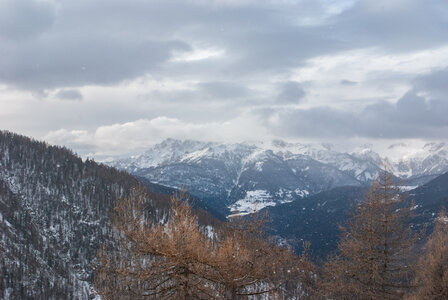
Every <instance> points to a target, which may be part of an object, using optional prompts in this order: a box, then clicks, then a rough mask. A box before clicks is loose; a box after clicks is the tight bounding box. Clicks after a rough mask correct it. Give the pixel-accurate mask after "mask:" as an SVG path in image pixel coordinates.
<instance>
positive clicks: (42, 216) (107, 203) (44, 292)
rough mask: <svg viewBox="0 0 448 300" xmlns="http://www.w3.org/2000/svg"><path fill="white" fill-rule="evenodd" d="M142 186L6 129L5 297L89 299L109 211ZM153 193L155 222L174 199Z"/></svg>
mask: <svg viewBox="0 0 448 300" xmlns="http://www.w3.org/2000/svg"><path fill="white" fill-rule="evenodd" d="M139 184H140V182H139V181H138V180H137V179H135V178H134V177H132V176H131V175H129V174H127V173H125V172H120V171H117V170H116V169H114V168H111V167H108V166H105V165H102V164H98V163H96V162H94V161H93V160H89V159H87V160H86V161H84V162H83V161H82V159H81V158H79V157H78V156H76V155H75V154H74V153H73V152H71V151H70V150H68V149H66V148H61V147H55V146H50V145H48V144H46V143H43V142H38V141H35V140H32V139H29V138H27V137H24V136H20V135H16V134H13V133H10V132H5V131H0V228H1V230H0V234H1V239H0V266H1V271H0V298H8V297H9V298H11V299H27V298H30V299H31V298H32V299H36V298H42V299H70V298H82V299H86V298H88V295H89V294H92V291H91V289H90V283H91V282H92V280H93V278H92V274H93V272H92V271H93V270H92V268H93V262H94V261H95V259H96V257H97V250H98V248H99V246H100V245H102V244H103V243H104V242H105V241H107V240H110V238H111V236H112V229H111V228H110V226H109V218H110V212H111V210H112V209H113V208H114V206H115V203H116V201H117V199H119V198H122V197H125V196H127V195H129V193H130V191H131V189H132V188H134V187H136V186H138V185H139ZM147 193H148V194H149V196H150V199H151V201H150V203H149V204H148V205H150V211H151V212H152V213H153V216H154V217H155V218H158V217H160V216H163V215H165V214H166V213H167V211H168V206H169V196H168V195H163V194H158V193H153V192H150V191H147ZM204 216H205V214H203V215H202V218H201V219H202V221H204V220H205V218H204Z"/></svg>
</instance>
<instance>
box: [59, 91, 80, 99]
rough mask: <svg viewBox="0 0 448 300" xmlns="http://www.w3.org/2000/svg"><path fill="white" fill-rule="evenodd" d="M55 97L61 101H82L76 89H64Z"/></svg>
mask: <svg viewBox="0 0 448 300" xmlns="http://www.w3.org/2000/svg"><path fill="white" fill-rule="evenodd" d="M56 97H58V98H59V99H62V100H82V94H81V92H80V91H79V90H78V89H64V90H60V91H58V92H57V93H56Z"/></svg>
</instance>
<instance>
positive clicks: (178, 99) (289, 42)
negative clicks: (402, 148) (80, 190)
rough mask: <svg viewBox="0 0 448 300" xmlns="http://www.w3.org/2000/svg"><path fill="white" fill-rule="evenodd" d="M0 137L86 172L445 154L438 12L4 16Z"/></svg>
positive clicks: (374, 2)
mask: <svg viewBox="0 0 448 300" xmlns="http://www.w3.org/2000/svg"><path fill="white" fill-rule="evenodd" d="M0 129H7V130H11V131H14V132H18V133H22V134H25V135H30V136H33V137H35V138H38V139H45V140H47V141H49V142H51V143H54V144H60V145H67V146H69V147H71V148H73V149H74V150H75V151H76V152H78V153H80V154H81V155H90V156H95V157H98V158H104V157H106V156H110V155H126V154H129V153H137V152H140V151H142V150H143V149H145V148H147V147H149V146H150V145H153V144H154V143H157V142H160V141H161V140H163V139H165V138H168V137H173V138H180V139H186V138H189V139H199V140H213V141H242V140H263V139H274V138H280V139H285V140H291V141H325V142H336V143H358V142H369V143H371V144H373V145H376V144H380V143H383V144H384V143H396V142H401V141H419V142H422V143H423V142H425V141H436V140H437V141H438V140H443V141H446V140H448V2H447V1H445V0H426V1H422V0H387V1H378V0H358V1H356V0H253V1H252V0H160V1H149V0H145V1H143V0H141V1H138V0H95V1H92V0H0Z"/></svg>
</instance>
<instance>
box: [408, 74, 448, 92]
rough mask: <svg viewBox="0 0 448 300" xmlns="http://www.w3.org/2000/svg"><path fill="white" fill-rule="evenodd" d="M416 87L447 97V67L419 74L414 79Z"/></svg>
mask: <svg viewBox="0 0 448 300" xmlns="http://www.w3.org/2000/svg"><path fill="white" fill-rule="evenodd" d="M414 85H415V86H416V88H418V89H420V90H423V91H426V92H430V93H432V94H433V95H435V96H438V97H445V98H446V97H448V68H444V69H442V70H437V71H435V72H432V73H430V74H427V75H424V76H419V77H418V78H416V79H415V80H414Z"/></svg>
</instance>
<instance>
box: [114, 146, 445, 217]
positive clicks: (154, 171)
mask: <svg viewBox="0 0 448 300" xmlns="http://www.w3.org/2000/svg"><path fill="white" fill-rule="evenodd" d="M336 148H337V147H336V146H334V145H331V144H304V143H288V142H284V141H281V140H274V141H262V142H252V143H249V142H244V143H234V144H228V143H214V142H199V141H188V140H187V141H180V140H174V139H167V140H165V141H164V142H162V143H160V144H157V145H155V146H154V147H153V148H151V149H149V150H148V151H146V152H145V153H144V154H142V155H140V156H136V157H131V158H128V159H125V160H119V161H115V162H111V163H109V164H110V165H112V166H114V167H117V168H120V169H124V170H127V171H129V172H130V173H132V174H134V175H138V176H142V177H145V178H147V179H149V180H151V181H154V182H157V183H159V184H162V185H167V186H172V187H179V186H185V187H186V188H187V189H188V190H189V191H190V192H191V193H192V194H194V195H197V196H199V197H201V198H203V199H208V201H211V202H212V203H213V205H214V206H215V208H217V209H218V210H220V211H222V212H226V213H227V214H229V213H231V211H237V210H238V211H244V212H248V211H250V210H258V209H260V208H262V207H265V206H274V205H276V204H278V203H284V202H291V201H294V200H297V199H301V198H303V197H306V196H309V195H313V194H316V193H319V192H321V191H326V190H329V189H332V188H335V187H339V186H362V185H368V184H369V183H370V182H371V181H372V180H373V179H374V178H375V177H376V175H377V174H378V172H379V171H380V170H381V169H383V168H384V165H385V162H386V161H387V164H388V166H389V167H390V168H391V170H392V172H393V173H394V174H395V175H396V176H398V177H400V178H403V179H405V180H406V182H405V184H404V185H405V187H404V188H406V185H408V186H416V185H421V184H423V183H425V182H427V181H429V180H430V179H432V178H434V177H435V176H437V175H440V174H442V173H444V172H446V171H448V150H447V149H448V147H447V146H446V145H445V144H443V143H442V144H440V143H439V144H436V143H430V144H426V145H425V146H424V147H422V149H421V150H419V151H415V150H412V151H411V150H410V149H407V148H408V146H407V145H404V144H400V145H393V146H391V147H389V153H392V152H394V153H395V156H394V157H395V160H385V159H384V158H383V157H381V156H380V155H379V154H378V153H377V152H375V151H373V150H372V148H371V147H370V146H369V145H367V146H362V147H358V148H355V149H354V150H353V151H340V150H336Z"/></svg>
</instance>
